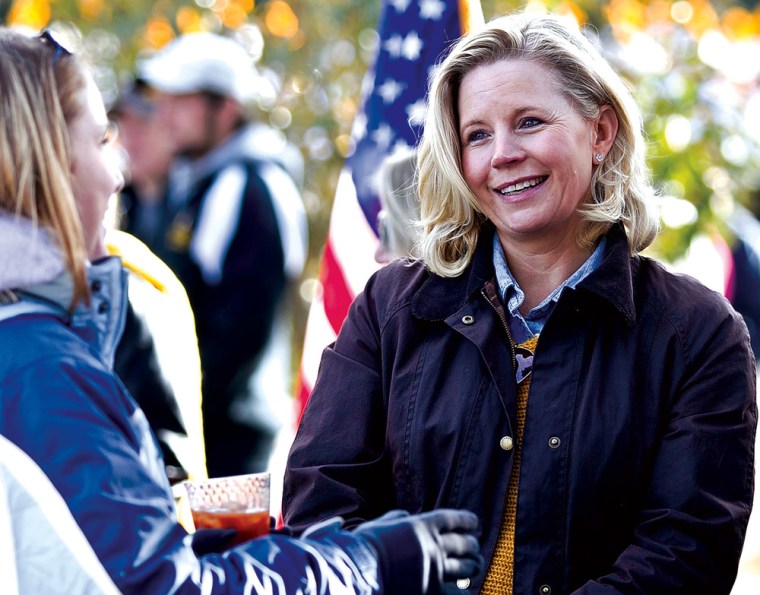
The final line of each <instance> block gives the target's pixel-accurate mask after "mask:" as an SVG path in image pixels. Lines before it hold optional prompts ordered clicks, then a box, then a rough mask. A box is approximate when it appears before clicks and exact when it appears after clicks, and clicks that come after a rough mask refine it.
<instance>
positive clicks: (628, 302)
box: [412, 223, 636, 324]
mask: <svg viewBox="0 0 760 595" xmlns="http://www.w3.org/2000/svg"><path fill="white" fill-rule="evenodd" d="M493 234H494V227H493V225H491V224H490V223H485V224H484V225H483V227H482V228H481V230H480V237H479V238H478V244H477V247H476V249H475V254H474V256H473V259H472V261H471V262H470V265H469V266H468V267H467V268H466V269H465V270H464V272H463V273H462V274H461V275H459V276H458V277H440V276H438V275H434V274H430V275H429V276H428V278H427V279H426V280H425V282H424V283H423V284H422V286H421V287H420V289H419V290H418V291H417V292H416V293H415V294H414V297H413V298H412V314H413V315H414V316H416V317H417V318H420V319H423V320H444V319H446V318H448V317H449V316H450V315H451V314H453V313H454V312H456V311H458V310H459V309H460V308H461V307H462V306H463V305H464V304H465V303H466V302H467V301H469V300H470V299H471V298H472V295H473V294H474V293H480V291H481V288H482V287H483V286H484V285H485V284H486V283H487V282H488V281H490V280H491V279H493V277H494V274H495V273H494V268H493V259H492V243H493ZM631 266H632V265H631V258H630V256H629V254H628V241H627V239H626V236H625V231H624V230H623V228H622V226H621V225H615V226H613V227H612V228H611V229H610V231H609V232H607V249H606V251H605V254H604V256H603V258H602V262H601V264H600V266H599V268H598V269H597V270H595V271H593V272H592V273H591V274H590V275H589V276H588V277H586V278H585V279H584V280H583V281H582V282H581V283H580V284H578V287H577V289H578V290H582V291H587V292H590V293H593V294H595V295H597V296H599V297H600V298H602V299H604V300H605V301H607V302H609V303H610V304H611V305H612V306H613V307H614V308H615V309H616V310H617V311H618V312H619V313H620V314H621V316H623V318H625V320H626V322H627V323H628V324H633V323H634V322H635V320H636V310H635V306H634V301H633V273H632V270H631Z"/></svg>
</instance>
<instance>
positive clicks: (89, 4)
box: [0, 0, 760, 315]
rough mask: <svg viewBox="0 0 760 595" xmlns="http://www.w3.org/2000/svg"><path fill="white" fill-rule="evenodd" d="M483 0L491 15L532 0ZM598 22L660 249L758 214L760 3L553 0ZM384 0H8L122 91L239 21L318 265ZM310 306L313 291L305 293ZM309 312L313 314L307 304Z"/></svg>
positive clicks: (670, 251) (681, 246) (104, 84)
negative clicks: (79, 51)
mask: <svg viewBox="0 0 760 595" xmlns="http://www.w3.org/2000/svg"><path fill="white" fill-rule="evenodd" d="M522 5H523V3H522V2H515V1H513V0H482V7H483V13H484V15H485V17H486V19H489V18H491V17H493V16H496V15H499V14H504V13H507V12H510V11H513V10H515V9H516V8H518V7H520V6H522ZM529 6H530V7H531V8H532V9H536V10H541V9H543V7H547V8H549V9H551V10H554V11H556V12H559V13H562V14H566V15H568V16H573V17H575V19H576V20H578V21H579V22H580V23H583V24H589V25H591V26H592V27H593V28H594V29H595V30H596V34H597V36H598V39H599V41H600V44H601V46H602V47H603V48H604V50H605V52H606V54H607V56H608V57H609V58H610V60H611V61H612V62H613V64H614V65H615V67H616V68H617V70H618V71H619V72H620V73H621V74H623V75H624V76H625V78H626V79H627V80H628V81H630V84H631V86H632V88H633V89H634V91H635V95H636V97H637V99H638V101H639V103H640V105H641V107H642V111H643V113H644V120H645V121H644V125H645V129H646V132H647V135H648V139H649V142H650V166H651V168H652V170H653V172H654V175H655V179H656V180H658V183H659V184H660V185H661V188H662V201H661V209H662V210H661V213H662V219H663V223H664V225H663V232H662V234H661V235H660V237H659V239H658V243H657V245H656V246H655V252H656V253H658V254H659V255H660V256H662V257H663V258H666V259H674V258H676V257H678V256H679V255H680V254H682V253H683V251H684V250H685V248H686V246H687V245H688V243H689V240H690V238H691V237H692V236H693V234H694V233H696V232H698V231H700V230H705V229H718V230H720V231H722V232H723V233H724V234H727V230H726V228H725V225H724V224H723V223H722V221H723V219H724V217H725V215H726V214H727V213H729V212H730V210H731V208H732V205H733V204H734V201H738V202H739V203H742V204H744V205H747V206H749V207H750V208H751V210H753V211H754V212H755V213H760V205H758V204H756V203H757V201H758V200H759V198H758V195H759V194H760V193H759V192H758V188H760V91H759V90H758V75H759V74H760V9H759V8H758V6H757V0H743V1H742V2H739V3H737V2H728V1H726V0H712V1H710V0H678V1H675V2H673V1H670V0H608V1H605V2H597V1H592V0H575V1H571V0H545V1H544V2H543V3H539V2H532V3H531V4H529ZM379 11H380V0H373V1H370V0H317V1H314V0H258V1H254V0H195V1H194V2H193V1H188V0H157V1H154V0H108V1H106V0H15V1H13V2H8V1H6V0H4V1H3V2H2V4H0V16H3V17H4V20H5V21H6V22H7V23H11V24H21V25H27V26H30V27H33V28H41V27H44V26H47V25H49V24H51V23H53V24H54V25H55V26H57V27H67V26H69V27H71V28H72V30H73V32H74V33H76V34H77V35H79V36H80V38H81V42H82V47H83V48H84V50H85V52H86V53H87V55H88V56H89V58H90V60H91V62H93V64H94V65H95V66H96V72H97V80H98V83H99V85H100V87H101V89H102V90H103V92H104V95H105V97H106V100H107V101H108V100H109V99H113V98H114V97H115V94H116V93H117V91H118V89H119V87H120V85H121V84H123V82H124V81H125V80H126V78H128V76H129V75H130V73H131V72H132V69H133V65H134V63H135V60H136V59H137V58H138V57H139V56H141V55H143V54H145V53H147V52H150V51H152V50H155V49H157V48H160V47H161V46H163V45H164V44H165V43H166V42H167V41H169V40H170V39H171V38H173V37H174V36H175V35H177V34H179V33H182V32H188V31H194V30H212V31H218V32H224V31H228V32H229V31H235V32H237V34H238V35H239V36H240V37H241V38H242V39H243V40H244V41H245V42H246V43H247V44H248V46H249V48H250V49H251V51H252V53H253V55H254V56H255V58H256V59H257V60H258V62H257V64H258V67H259V69H260V70H261V72H262V74H263V75H264V76H265V77H266V79H267V80H268V81H269V82H270V85H271V87H270V88H269V89H268V91H267V92H265V93H262V97H261V99H260V101H259V106H258V112H259V115H260V117H262V118H263V119H264V120H265V121H268V122H269V123H271V124H272V125H273V126H275V127H276V128H279V129H281V130H282V131H283V133H284V134H285V135H286V136H287V137H288V138H289V139H290V140H291V141H292V142H293V143H295V144H296V145H298V146H299V147H300V148H301V149H302V151H303V154H304V157H305V159H306V163H307V170H306V187H305V200H306V204H307V209H308V213H309V217H310V231H311V252H310V254H311V258H310V261H309V265H308V267H307V271H306V278H313V277H315V276H316V274H317V268H318V263H319V255H320V251H321V249H322V245H323V243H324V239H325V237H326V234H327V226H328V221H329V213H330V207H331V204H332V199H333V194H334V192H335V187H336V184H337V179H338V175H339V172H340V169H341V167H342V165H343V160H344V158H345V156H346V155H347V154H348V153H349V151H350V150H351V141H350V132H351V125H352V122H353V119H354V116H355V114H356V113H357V110H358V109H359V102H360V92H361V84H362V79H363V77H364V74H365V72H366V70H367V68H368V67H369V65H370V63H371V61H372V59H373V56H374V52H375V50H376V45H377V35H376V33H375V27H376V24H377V19H378V15H379ZM300 307H301V310H302V311H303V312H305V311H306V309H307V307H308V304H307V303H306V302H304V303H300ZM302 315H303V314H302Z"/></svg>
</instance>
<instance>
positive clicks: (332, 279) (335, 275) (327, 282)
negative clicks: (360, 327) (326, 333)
mask: <svg viewBox="0 0 760 595" xmlns="http://www.w3.org/2000/svg"><path fill="white" fill-rule="evenodd" d="M320 281H321V282H322V291H323V296H324V297H323V299H324V304H325V314H326V315H327V319H328V320H329V321H330V325H331V326H332V328H333V330H334V331H335V333H336V334H337V333H338V331H340V327H341V325H342V324H343V320H344V319H345V318H346V315H347V314H348V309H349V308H350V307H351V302H352V301H353V300H354V295H353V294H352V293H351V290H350V289H349V287H348V284H347V283H346V278H345V277H344V275H343V270H342V268H341V266H340V263H339V262H338V259H337V257H336V254H335V250H334V249H333V243H332V241H330V238H329V237H328V239H327V245H326V246H325V252H324V254H323V255H322V269H321V271H320Z"/></svg>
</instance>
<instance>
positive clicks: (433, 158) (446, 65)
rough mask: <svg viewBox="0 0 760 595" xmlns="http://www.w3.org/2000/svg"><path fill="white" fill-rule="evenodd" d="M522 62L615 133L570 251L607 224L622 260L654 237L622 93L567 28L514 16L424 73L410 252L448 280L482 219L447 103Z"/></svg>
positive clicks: (633, 109)
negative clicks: (481, 73)
mask: <svg viewBox="0 0 760 595" xmlns="http://www.w3.org/2000/svg"><path fill="white" fill-rule="evenodd" d="M509 59H524V60H529V61H534V62H538V63H540V64H542V65H543V66H545V67H547V68H549V69H551V70H552V71H553V72H554V74H555V76H556V77H557V81H559V84H560V87H561V89H562V92H563V93H565V94H566V96H567V97H568V99H569V100H570V101H571V103H572V104H573V105H574V106H575V108H576V109H577V110H578V113H579V114H580V115H581V116H583V117H585V118H588V119H592V118H595V117H596V116H597V115H598V114H599V110H600V108H601V107H602V106H605V105H609V106H611V107H612V109H613V110H614V112H615V114H616V115H617V119H618V132H617V136H616V138H615V141H614V143H613V145H612V147H611V149H610V151H609V153H608V154H607V156H606V158H605V160H604V162H603V163H602V164H601V165H599V166H597V167H596V169H595V171H594V174H593V177H592V180H591V201H590V202H589V203H588V204H586V205H584V206H583V207H582V208H581V213H582V215H583V218H584V224H583V228H582V231H581V234H580V237H579V238H578V243H579V245H580V246H584V247H590V246H593V245H594V243H595V242H596V241H597V240H598V238H599V237H600V236H601V235H602V234H604V233H605V232H606V231H607V230H608V229H609V228H610V227H611V226H612V225H613V224H615V223H617V222H621V223H622V224H623V226H624V228H625V230H626V235H627V237H628V244H629V249H630V252H631V253H635V252H639V251H641V250H643V249H644V248H646V247H647V246H648V245H649V244H650V243H651V242H652V241H653V240H654V238H655V236H656V234H657V230H658V220H657V218H656V216H655V214H654V212H653V209H652V202H653V201H652V199H653V197H654V195H655V191H654V189H653V188H652V185H651V182H650V177H649V172H648V170H647V167H646V159H645V143H644V138H643V134H642V121H641V113H640V110H639V108H638V106H637V105H636V102H635V101H634V99H633V97H632V95H631V92H630V90H629V89H628V87H627V86H626V85H625V84H624V83H623V81H622V80H621V79H620V77H619V76H618V75H617V74H616V73H615V72H614V71H613V70H612V68H611V67H610V65H609V64H608V63H607V61H606V60H605V59H604V58H603V57H602V56H601V55H600V53H599V52H598V51H597V49H596V48H595V47H594V45H593V44H592V43H591V42H590V41H589V40H588V39H587V38H586V37H585V36H584V35H583V34H582V33H581V32H580V31H579V30H578V29H577V28H574V27H572V26H570V25H567V24H565V23H564V22H563V21H561V20H560V19H559V18H557V17H553V16H550V15H528V14H523V13H521V14H515V15H510V16H506V17H500V18H498V19H495V20H493V21H491V22H490V23H489V24H487V25H486V26H485V27H484V28H482V29H480V30H478V31H476V32H473V33H471V34H469V35H467V36H465V37H463V38H462V39H460V40H459V42H457V43H456V45H454V47H453V48H452V50H451V52H450V53H449V54H448V56H447V57H446V58H445V60H443V62H442V63H441V64H440V65H439V66H438V67H437V69H436V71H435V72H434V74H433V77H432V81H431V86H430V93H429V106H428V113H427V117H426V121H425V128H424V134H423V137H422V140H421V143H420V147H419V160H418V164H417V170H418V179H419V182H418V192H419V198H420V209H421V227H422V237H421V239H420V241H419V252H420V254H421V256H422V258H423V260H424V261H425V263H426V264H427V266H428V267H429V268H430V270H432V271H433V272H434V273H436V274H438V275H441V276H445V277H453V276H456V275H459V274H460V273H461V272H462V271H463V270H464V268H465V267H466V266H467V265H468V264H469V262H470V260H471V259H472V255H473V253H474V250H475V246H476V244H477V241H478V235H479V232H480V229H481V227H482V225H483V223H484V222H485V216H484V215H483V213H482V212H481V210H480V208H479V206H478V202H477V199H476V197H475V196H474V194H473V193H472V191H471V190H470V188H469V187H468V186H467V183H466V182H465V180H464V177H463V175H462V158H461V150H462V146H461V142H460V136H459V129H458V128H459V116H458V113H457V100H458V95H459V87H460V85H461V82H462V79H463V78H464V77H465V76H466V75H467V74H468V73H470V72H472V71H473V70H474V69H475V68H477V67H479V66H485V65H490V64H493V63H495V62H498V61H500V60H509Z"/></svg>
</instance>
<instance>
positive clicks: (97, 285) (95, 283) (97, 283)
mask: <svg viewBox="0 0 760 595" xmlns="http://www.w3.org/2000/svg"><path fill="white" fill-rule="evenodd" d="M102 286H103V284H102V283H101V282H100V281H93V282H92V283H91V284H90V291H92V292H93V293H98V292H99V291H100V289H101V287H102Z"/></svg>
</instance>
